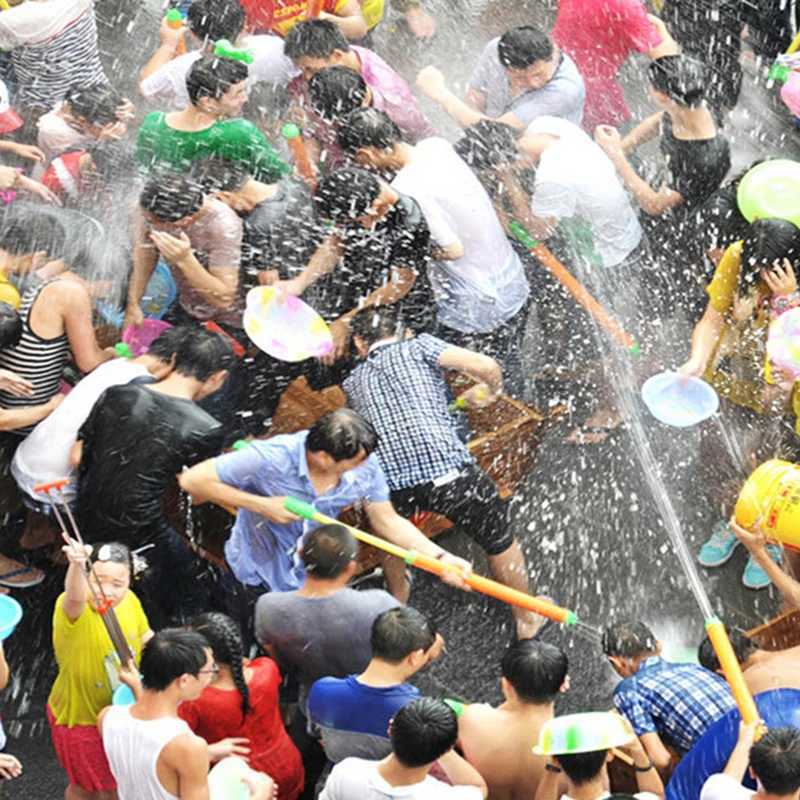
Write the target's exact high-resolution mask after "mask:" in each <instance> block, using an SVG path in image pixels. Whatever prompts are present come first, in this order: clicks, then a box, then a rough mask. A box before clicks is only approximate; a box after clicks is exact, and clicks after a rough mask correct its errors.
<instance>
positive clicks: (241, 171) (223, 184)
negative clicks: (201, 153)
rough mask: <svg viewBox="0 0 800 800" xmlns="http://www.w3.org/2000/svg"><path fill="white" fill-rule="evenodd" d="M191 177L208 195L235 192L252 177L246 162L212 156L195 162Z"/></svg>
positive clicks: (191, 169) (190, 173) (190, 171)
mask: <svg viewBox="0 0 800 800" xmlns="http://www.w3.org/2000/svg"><path fill="white" fill-rule="evenodd" d="M189 176H190V177H191V179H192V180H193V181H196V182H197V183H199V184H200V186H202V187H203V191H204V192H206V193H207V194H214V193H215V192H235V191H237V190H238V189H241V188H242V187H243V186H244V185H245V184H246V183H247V181H248V180H250V178H251V177H252V175H251V172H250V169H249V167H248V166H247V164H245V162H244V161H230V160H228V159H227V158H222V157H220V156H210V157H209V158H201V159H199V160H198V161H195V162H194V163H193V164H192V166H191V168H190V170H189Z"/></svg>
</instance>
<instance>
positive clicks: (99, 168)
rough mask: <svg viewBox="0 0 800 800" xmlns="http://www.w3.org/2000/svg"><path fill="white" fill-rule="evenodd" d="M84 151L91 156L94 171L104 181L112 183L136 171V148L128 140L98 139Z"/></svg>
mask: <svg viewBox="0 0 800 800" xmlns="http://www.w3.org/2000/svg"><path fill="white" fill-rule="evenodd" d="M86 152H87V153H88V154H89V155H90V156H91V157H92V165H93V167H94V171H95V172H96V173H97V174H98V175H99V176H100V178H102V179H103V180H104V181H105V182H106V183H113V182H116V181H118V180H121V179H122V178H127V177H131V176H133V175H134V174H135V173H136V170H137V161H136V148H135V147H133V146H132V145H131V144H130V143H129V142H125V141H119V140H111V141H99V142H96V143H95V144H92V145H91V146H90V147H89V148H88V150H87V151H86Z"/></svg>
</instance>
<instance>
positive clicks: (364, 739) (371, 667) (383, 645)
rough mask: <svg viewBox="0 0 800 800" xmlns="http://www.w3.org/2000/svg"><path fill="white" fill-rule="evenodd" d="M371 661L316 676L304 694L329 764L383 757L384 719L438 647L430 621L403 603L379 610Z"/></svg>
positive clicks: (409, 692) (414, 693)
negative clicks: (358, 669)
mask: <svg viewBox="0 0 800 800" xmlns="http://www.w3.org/2000/svg"><path fill="white" fill-rule="evenodd" d="M371 644H372V660H371V661H370V662H369V664H368V665H367V668H366V669H365V670H364V672H362V673H361V674H360V675H350V676H349V677H347V678H320V679H319V680H318V681H317V682H316V683H315V684H314V685H313V686H312V687H311V692H310V693H309V695H308V715H309V718H310V719H311V721H312V722H313V723H315V724H316V725H317V726H318V727H319V729H320V733H321V736H322V746H323V747H324V748H325V754H326V755H327V756H328V759H329V760H330V761H332V762H333V763H334V764H335V763H337V762H339V761H341V760H342V759H344V758H353V757H354V758H367V759H378V758H384V757H385V756H387V755H389V753H390V752H391V749H392V748H391V744H390V742H389V722H390V721H391V719H392V717H394V715H395V714H396V713H397V712H398V711H399V710H400V709H401V708H402V707H403V706H404V705H406V704H407V703H408V702H410V701H411V700H413V699H414V698H416V697H419V689H417V688H416V687H415V686H412V685H411V684H410V683H407V681H408V679H409V678H410V677H411V676H412V675H414V674H416V673H417V672H419V671H420V670H421V669H422V668H423V667H425V666H427V665H428V664H430V662H431V661H434V660H435V659H437V658H439V656H440V655H441V654H442V652H443V650H444V639H443V638H442V636H441V634H439V633H437V632H436V629H435V628H434V627H433V624H432V623H431V621H430V620H429V619H428V618H427V617H425V616H424V615H423V614H421V613H420V612H419V611H417V610H416V609H413V608H409V607H407V606H405V607H401V608H392V609H390V610H389V611H384V612H383V614H381V615H380V616H379V617H378V618H377V619H376V620H375V622H374V623H373V625H372V637H371Z"/></svg>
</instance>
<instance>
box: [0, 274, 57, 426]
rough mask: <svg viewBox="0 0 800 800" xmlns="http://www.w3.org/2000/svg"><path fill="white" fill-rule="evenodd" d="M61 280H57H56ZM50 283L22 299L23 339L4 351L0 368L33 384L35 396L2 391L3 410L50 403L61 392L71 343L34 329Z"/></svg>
mask: <svg viewBox="0 0 800 800" xmlns="http://www.w3.org/2000/svg"><path fill="white" fill-rule="evenodd" d="M56 280H57V279H56ZM49 283H54V281H46V282H39V283H37V284H35V285H34V286H31V287H30V288H29V289H28V290H27V291H26V292H25V294H24V295H23V296H22V302H21V304H20V308H19V316H20V319H21V320H22V338H21V339H20V340H19V343H18V344H16V345H15V346H14V347H9V348H8V349H6V350H2V351H0V368H1V369H10V370H11V371H12V372H16V373H17V375H19V376H21V377H23V378H27V379H28V380H29V381H30V382H31V383H32V384H33V395H32V396H31V397H14V395H11V394H8V393H7V392H0V407H2V408H20V407H22V406H35V405H39V404H41V403H46V402H47V401H48V400H50V398H51V397H53V396H54V395H55V394H56V393H57V392H58V386H59V382H60V380H61V373H62V372H63V371H64V367H65V365H66V363H67V355H68V354H69V340H68V339H67V334H66V333H62V334H61V336H57V337H56V338H55V339H43V338H42V337H41V336H37V335H36V334H35V333H34V332H33V330H31V312H32V310H33V304H34V303H35V302H36V300H37V298H38V297H39V294H40V292H41V291H42V289H44V287H45V286H47V285H48V284H49ZM31 430H33V426H32V425H31V426H29V427H27V428H18V429H17V430H15V431H13V433H15V434H17V435H19V436H27V435H28V434H29V433H30V432H31Z"/></svg>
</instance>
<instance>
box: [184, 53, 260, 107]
mask: <svg viewBox="0 0 800 800" xmlns="http://www.w3.org/2000/svg"><path fill="white" fill-rule="evenodd" d="M248 74H249V70H248V68H247V64H245V63H244V62H242V61H238V60H237V59H235V58H222V57H221V56H215V55H207V56H203V57H202V58H200V59H198V60H197V61H195V62H194V64H192V66H191V68H190V69H189V73H188V74H187V76H186V91H187V92H188V94H189V101H190V102H191V104H192V105H193V106H196V105H197V104H198V103H199V102H200V101H201V100H202V99H203V98H204V97H208V98H211V99H212V100H219V99H220V97H222V95H224V94H225V92H227V91H228V89H230V88H231V86H233V85H234V84H237V83H241V82H242V81H246V80H247V76H248Z"/></svg>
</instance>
